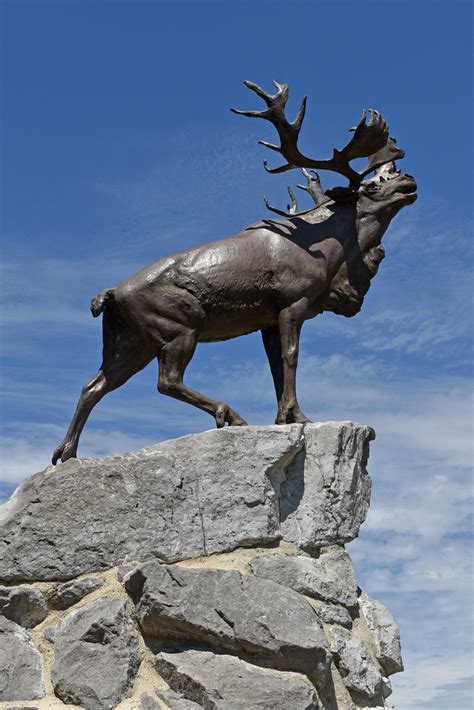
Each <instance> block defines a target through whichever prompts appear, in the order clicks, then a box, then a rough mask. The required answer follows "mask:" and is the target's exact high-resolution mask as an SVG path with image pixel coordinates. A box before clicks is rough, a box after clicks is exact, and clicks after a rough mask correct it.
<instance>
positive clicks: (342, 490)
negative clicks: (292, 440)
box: [280, 422, 375, 553]
mask: <svg viewBox="0 0 474 710" xmlns="http://www.w3.org/2000/svg"><path fill="white" fill-rule="evenodd" d="M374 437H375V434H374V431H373V429H371V428H370V427H367V426H360V425H357V424H353V423H352V422H326V423H324V424H312V425H309V426H308V425H307V426H306V427H305V447H304V450H303V451H302V452H301V453H300V455H299V456H298V457H296V459H295V460H294V461H293V462H292V463H291V464H290V465H289V466H288V467H287V468H286V469H285V471H284V476H283V477H281V474H280V499H281V502H280V520H281V523H280V529H281V532H282V535H283V538H284V539H285V540H287V541H288V542H292V543H294V544H295V545H297V547H300V548H301V549H302V550H304V551H305V552H309V553H314V552H316V553H317V552H318V551H319V549H320V548H321V547H323V546H325V545H332V544H334V543H336V544H343V543H346V542H350V541H351V540H353V539H354V538H355V537H356V536H357V535H358V532H359V528H360V526H361V524H362V523H363V522H364V520H365V518H366V516H367V512H368V510H369V503H370V492H371V481H370V478H369V475H368V473H367V469H366V465H367V460H368V456H369V441H371V440H372V439H374Z"/></svg>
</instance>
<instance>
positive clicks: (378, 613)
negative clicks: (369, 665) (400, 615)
mask: <svg viewBox="0 0 474 710" xmlns="http://www.w3.org/2000/svg"><path fill="white" fill-rule="evenodd" d="M359 603H360V606H361V608H362V613H363V615H364V618H365V620H366V622H367V626H368V627H369V629H370V630H371V631H372V634H373V636H374V639H375V644H376V648H377V660H378V661H379V663H380V665H381V666H382V668H383V670H384V671H385V673H386V674H387V675H393V673H400V672H401V671H403V660H402V651H401V648H400V631H399V629H398V626H397V624H396V622H395V619H394V618H393V616H392V615H391V613H390V612H389V610H388V609H387V608H386V607H385V606H384V605H383V604H381V603H380V602H379V601H377V600H376V599H372V597H369V595H368V594H366V593H365V592H362V594H361V595H360V597H359Z"/></svg>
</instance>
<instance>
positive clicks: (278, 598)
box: [125, 561, 330, 678]
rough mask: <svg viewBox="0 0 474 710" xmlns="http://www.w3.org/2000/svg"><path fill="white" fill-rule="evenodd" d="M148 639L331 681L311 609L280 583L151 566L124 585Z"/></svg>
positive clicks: (324, 646) (327, 657)
mask: <svg viewBox="0 0 474 710" xmlns="http://www.w3.org/2000/svg"><path fill="white" fill-rule="evenodd" d="M125 585H126V588H127V590H128V591H129V593H130V595H131V596H132V598H133V599H134V601H135V603H136V608H137V617H138V619H139V622H140V626H141V628H142V630H143V632H144V633H145V634H149V635H151V636H156V637H158V638H161V639H168V640H173V641H176V640H182V641H186V642H191V641H194V642H200V643H205V644H207V645H209V646H212V647H213V648H216V649H217V650H219V651H231V652H233V653H244V654H247V655H249V656H252V657H254V658H256V659H257V660H258V661H260V662H261V663H262V664H263V665H272V666H273V667H276V668H282V669H284V670H297V671H301V672H306V673H315V674H317V675H318V677H319V678H325V677H326V674H327V672H328V669H329V664H330V654H329V653H328V648H327V643H326V640H325V637H324V634H323V631H322V628H321V625H320V622H319V620H318V618H317V616H316V613H315V612H314V610H313V609H312V607H311V605H310V604H309V603H308V602H307V601H306V600H305V599H304V598H303V597H301V596H300V595H298V594H297V593H296V592H294V591H292V590H290V589H287V588H286V587H283V586H281V585H280V584H275V583H274V582H271V581H268V580H263V579H257V578H255V577H251V576H243V575H241V574H240V573H239V572H234V571H225V570H219V569H185V568H180V567H171V566H168V565H162V564H159V563H158V562H156V561H151V562H147V563H145V564H144V565H142V566H141V567H139V568H138V569H137V570H136V571H135V572H132V573H131V575H130V576H129V577H128V578H127V579H126V581H125Z"/></svg>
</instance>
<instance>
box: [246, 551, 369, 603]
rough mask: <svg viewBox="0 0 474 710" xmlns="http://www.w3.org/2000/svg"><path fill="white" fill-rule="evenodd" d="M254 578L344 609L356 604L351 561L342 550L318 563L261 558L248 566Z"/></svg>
mask: <svg viewBox="0 0 474 710" xmlns="http://www.w3.org/2000/svg"><path fill="white" fill-rule="evenodd" d="M250 567H251V569H252V572H253V573H254V574H255V575H257V576H258V577H264V578H265V579H272V580H273V581H274V582H278V583H279V584H284V585H285V586H287V587H291V588H292V589H294V590H296V591H297V592H300V593H301V594H306V595H307V596H309V597H314V598H315V599H322V600H324V601H327V602H333V603H335V604H343V605H344V606H355V605H356V604H357V580H356V576H355V572H354V568H353V566H352V562H351V558H350V557H349V555H348V554H347V552H346V551H345V550H336V551H334V552H328V553H325V554H322V555H321V556H320V557H319V558H318V559H312V558H311V557H303V556H301V555H282V554H278V553H277V554H273V555H262V556H259V557H257V558H256V559H255V560H253V562H252V563H251V565H250Z"/></svg>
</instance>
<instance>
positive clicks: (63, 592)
mask: <svg viewBox="0 0 474 710" xmlns="http://www.w3.org/2000/svg"><path fill="white" fill-rule="evenodd" d="M102 584H103V581H102V580H101V579H100V578H99V577H88V578H87V579H78V580H76V581H75V582H70V583H66V584H58V585H56V587H54V589H53V590H52V592H51V594H50V603H51V605H52V606H54V607H55V608H56V609H69V607H70V606H72V605H73V604H76V603H77V602H78V601H80V600H81V599H82V598H83V597H85V596H86V594H90V593H91V592H95V590H96V589H99V587H101V586H102Z"/></svg>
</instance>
